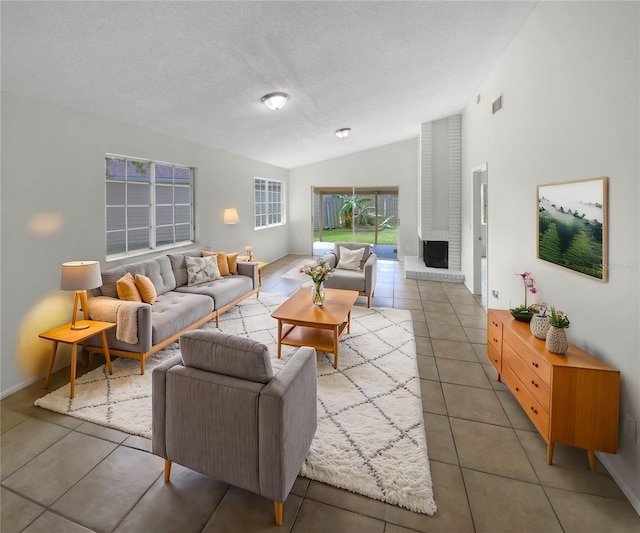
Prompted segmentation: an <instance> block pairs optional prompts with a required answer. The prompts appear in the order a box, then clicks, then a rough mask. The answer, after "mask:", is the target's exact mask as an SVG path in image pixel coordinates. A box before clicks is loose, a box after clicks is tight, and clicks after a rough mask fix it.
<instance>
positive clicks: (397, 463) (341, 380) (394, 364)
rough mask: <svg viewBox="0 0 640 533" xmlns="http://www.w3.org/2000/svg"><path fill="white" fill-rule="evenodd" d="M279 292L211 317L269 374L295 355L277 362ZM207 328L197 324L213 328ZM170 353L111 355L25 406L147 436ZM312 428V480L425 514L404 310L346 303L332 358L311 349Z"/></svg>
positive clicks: (426, 480) (425, 466)
mask: <svg viewBox="0 0 640 533" xmlns="http://www.w3.org/2000/svg"><path fill="white" fill-rule="evenodd" d="M284 299H285V298H284V297H283V296H279V295H273V294H268V293H261V294H260V298H259V299H256V298H250V299H248V300H244V301H243V302H242V303H240V304H239V305H238V306H236V307H235V308H233V309H231V310H230V311H228V312H226V313H225V314H224V315H222V316H221V319H220V329H221V330H222V331H225V332H228V333H234V334H238V335H244V336H248V337H250V338H252V339H255V340H258V341H260V342H263V343H265V344H266V345H267V346H268V347H269V350H270V352H271V354H272V363H273V367H274V370H275V369H278V368H281V367H282V365H283V364H285V363H286V360H287V358H288V357H290V356H291V354H292V353H293V352H294V351H295V348H293V347H289V346H283V347H282V353H283V357H282V359H281V360H278V359H277V321H276V320H274V319H273V318H271V313H272V312H273V311H274V310H275V308H276V307H278V306H279V305H280V304H281V303H282V302H283V301H284ZM214 326H215V323H214V322H210V323H208V324H207V325H206V326H204V328H205V329H206V328H213V327H214ZM177 353H179V346H178V343H174V344H172V345H171V346H168V347H167V348H165V349H163V350H161V351H160V352H158V353H157V354H156V355H154V356H153V357H150V358H149V359H147V362H146V371H145V374H144V376H141V375H140V365H139V363H138V361H135V360H132V359H124V358H118V359H115V360H114V361H113V375H111V376H109V375H108V372H107V370H106V368H105V366H104V365H103V366H102V367H100V368H97V369H95V370H93V371H91V372H89V373H87V374H85V375H83V376H82V377H80V378H78V379H77V380H76V390H75V398H74V399H73V400H71V399H69V385H68V384H67V385H65V386H64V387H61V388H60V389H58V390H56V391H54V392H51V393H49V394H47V395H46V396H44V397H42V398H39V399H38V400H36V402H35V405H37V406H39V407H43V408H45V409H49V410H52V411H56V412H58V413H63V414H66V415H69V416H73V417H77V418H81V419H83V420H87V421H90V422H94V423H96V424H100V425H103V426H107V427H111V428H114V429H118V430H121V431H124V432H126V433H131V434H133V435H140V436H142V437H147V438H150V437H151V375H152V371H153V368H154V367H155V366H157V365H158V364H159V363H161V362H162V361H164V360H166V359H167V358H169V357H172V356H173V355H176V354H177ZM317 359H318V362H317V365H318V429H317V431H316V435H315V437H314V439H313V442H312V444H311V449H310V451H309V454H308V456H307V458H306V460H305V463H304V465H303V467H302V470H301V475H303V476H304V477H306V478H309V479H313V480H316V481H321V482H323V483H327V484H328V485H332V486H335V487H339V488H343V489H346V490H349V491H351V492H355V493H358V494H363V495H364V496H368V497H369V498H373V499H376V500H381V501H384V502H387V503H390V504H393V505H397V506H400V507H405V508H407V509H409V510H411V511H415V512H419V513H424V514H427V515H433V514H434V513H435V512H436V504H435V501H434V499H433V486H432V482H431V472H430V468H429V458H428V456H427V442H426V437H425V430H424V422H423V417H422V401H421V397H420V380H419V377H418V367H417V361H416V348H415V338H414V335H413V325H412V320H411V313H410V312H409V311H407V310H402V309H376V308H374V309H367V308H364V307H358V306H355V307H354V308H353V311H352V313H351V333H349V334H347V333H346V332H345V334H344V335H343V337H342V339H341V341H340V358H339V364H338V368H337V369H334V368H333V354H325V353H323V352H318V354H317Z"/></svg>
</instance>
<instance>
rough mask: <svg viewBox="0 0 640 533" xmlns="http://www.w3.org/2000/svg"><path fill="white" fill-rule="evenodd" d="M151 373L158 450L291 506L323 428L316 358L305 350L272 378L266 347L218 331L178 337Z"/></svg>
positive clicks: (279, 507)
mask: <svg viewBox="0 0 640 533" xmlns="http://www.w3.org/2000/svg"><path fill="white" fill-rule="evenodd" d="M180 349H181V352H182V356H180V355H177V356H175V357H173V358H171V359H169V360H167V361H165V362H164V363H162V364H161V365H159V366H158V367H156V368H155V369H154V371H153V395H152V398H153V401H152V405H153V408H152V411H153V414H152V418H153V426H152V446H153V453H154V454H155V455H159V456H160V457H163V458H164V459H165V463H164V465H165V470H164V480H165V482H168V481H169V476H170V473H171V463H172V462H176V463H178V464H181V465H183V466H185V467H187V468H190V469H192V470H195V471H197V472H200V473H202V474H205V475H208V476H211V477H214V478H216V479H218V480H220V481H223V482H225V483H229V484H231V485H234V486H237V487H240V488H242V489H245V490H248V491H250V492H253V493H255V494H260V495H261V496H265V497H266V498H269V499H272V500H273V501H274V510H275V520H276V524H278V525H281V524H282V512H283V502H284V501H285V500H286V499H287V496H288V495H289V492H290V490H291V487H292V486H293V483H294V482H295V480H296V477H297V475H298V473H299V472H300V468H301V466H302V464H303V462H304V459H305V457H306V455H307V453H308V451H309V447H310V445H311V440H312V439H313V436H314V434H315V431H316V426H317V411H316V410H317V404H316V402H317V380H316V357H315V350H314V349H313V348H306V347H305V348H300V349H299V350H298V351H297V352H296V353H295V354H294V355H293V356H292V357H291V359H290V360H289V361H288V362H287V363H286V364H285V365H284V367H283V368H282V370H280V371H279V372H278V373H277V374H275V375H274V373H273V370H272V368H271V360H270V358H269V352H268V350H267V347H266V346H265V345H264V344H262V343H259V342H256V341H252V340H250V339H246V338H244V337H238V336H235V335H230V334H228V333H223V332H220V331H202V330H195V331H190V332H188V333H185V334H184V335H182V337H180Z"/></svg>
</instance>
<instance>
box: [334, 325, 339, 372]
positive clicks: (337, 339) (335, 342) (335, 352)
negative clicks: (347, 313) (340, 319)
mask: <svg viewBox="0 0 640 533" xmlns="http://www.w3.org/2000/svg"><path fill="white" fill-rule="evenodd" d="M339 343H340V326H336V327H335V328H333V368H338V344H339Z"/></svg>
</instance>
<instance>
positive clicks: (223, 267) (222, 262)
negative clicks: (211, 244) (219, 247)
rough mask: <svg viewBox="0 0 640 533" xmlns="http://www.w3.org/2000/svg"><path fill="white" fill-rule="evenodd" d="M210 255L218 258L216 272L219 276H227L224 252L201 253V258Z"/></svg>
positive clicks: (227, 269)
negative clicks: (217, 271)
mask: <svg viewBox="0 0 640 533" xmlns="http://www.w3.org/2000/svg"><path fill="white" fill-rule="evenodd" d="M211 255H215V256H216V257H217V258H218V270H219V271H220V275H221V276H228V275H229V263H228V262H227V254H226V253H224V252H204V251H203V252H202V257H208V256H211ZM236 255H237V254H236Z"/></svg>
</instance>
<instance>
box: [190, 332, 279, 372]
mask: <svg viewBox="0 0 640 533" xmlns="http://www.w3.org/2000/svg"><path fill="white" fill-rule="evenodd" d="M180 351H181V353H182V361H183V363H184V366H187V367H193V368H199V369H201V370H205V371H207V372H214V373H216V374H224V375H225V376H231V377H236V378H240V379H246V380H249V381H254V382H257V383H268V382H269V381H270V380H271V378H272V377H273V370H272V369H271V359H270V357H269V349H268V348H267V346H266V345H264V344H262V343H261V342H257V341H254V340H251V339H247V338H245V337H239V336H237V335H231V334H229V333H223V332H221V331H203V330H194V331H189V332H187V333H185V334H184V335H182V336H181V337H180Z"/></svg>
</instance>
